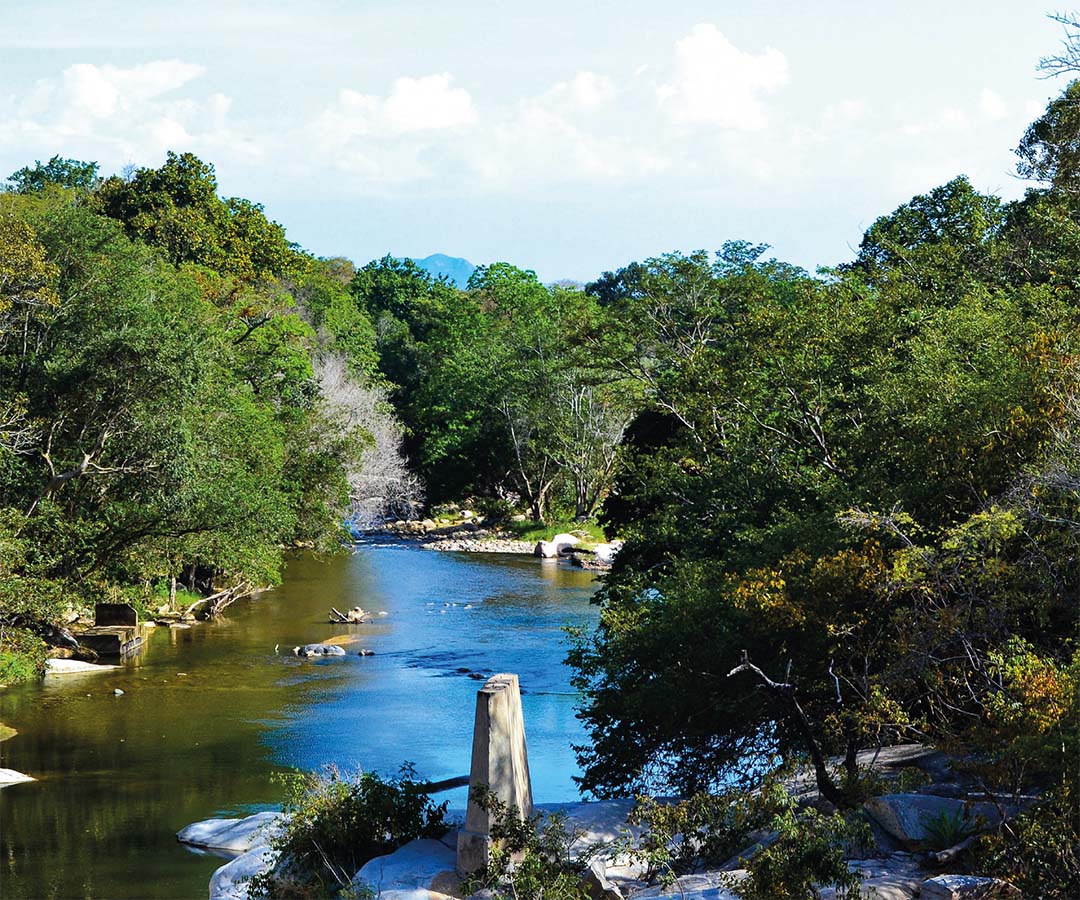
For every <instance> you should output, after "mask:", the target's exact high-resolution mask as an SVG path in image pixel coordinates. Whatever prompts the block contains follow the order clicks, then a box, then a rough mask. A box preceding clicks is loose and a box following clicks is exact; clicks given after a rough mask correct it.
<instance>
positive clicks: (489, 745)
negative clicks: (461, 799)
mask: <svg viewBox="0 0 1080 900" xmlns="http://www.w3.org/2000/svg"><path fill="white" fill-rule="evenodd" d="M477 785H487V786H488V788H489V789H490V790H491V793H492V794H493V795H494V796H495V797H497V798H498V799H499V801H500V802H502V803H504V804H506V805H507V806H508V807H516V808H517V809H518V811H519V812H520V814H521V815H522V817H525V818H527V817H528V816H531V815H532V811H533V799H532V782H531V780H530V777H529V756H528V752H527V750H526V747H525V721H524V718H523V716H522V712H521V688H520V686H519V684H518V677H517V675H511V674H500V675H492V676H491V677H490V678H489V679H488V680H487V682H486V683H485V684H484V686H483V687H482V688H481V689H480V690H479V691H478V692H477V694H476V719H475V724H474V726H473V748H472V768H471V771H470V774H469V791H470V795H471V792H472V790H473V789H474V788H476V787H477ZM490 835H491V817H490V815H489V814H488V812H487V810H485V809H483V808H482V807H481V806H479V805H478V804H477V803H475V802H473V800H472V799H471V796H470V799H469V805H468V808H467V810H466V813H465V827H464V828H463V829H462V831H461V832H460V833H459V835H458V845H457V869H458V871H459V872H461V873H462V874H469V873H471V872H475V871H476V870H477V869H480V868H482V867H483V866H485V865H486V864H487V860H488V851H489V848H490V846H491V836H490Z"/></svg>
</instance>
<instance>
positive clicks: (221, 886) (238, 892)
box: [210, 844, 277, 900]
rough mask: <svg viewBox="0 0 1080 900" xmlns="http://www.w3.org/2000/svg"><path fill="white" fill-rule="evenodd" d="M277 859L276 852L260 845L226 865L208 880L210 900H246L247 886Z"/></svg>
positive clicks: (264, 845)
mask: <svg viewBox="0 0 1080 900" xmlns="http://www.w3.org/2000/svg"><path fill="white" fill-rule="evenodd" d="M276 858H277V851H275V850H273V849H271V848H270V847H269V846H268V845H266V844H262V845H260V846H258V847H255V848H253V849H251V850H249V851H248V852H247V853H243V854H241V855H240V856H238V857H236V859H234V860H232V862H229V863H226V864H225V865H223V866H222V867H221V868H220V869H218V870H217V871H216V872H214V874H213V875H212V876H211V878H210V900H248V885H249V883H250V881H251V879H252V878H253V877H255V876H256V875H259V874H261V873H263V872H265V871H266V870H267V869H269V868H270V867H271V866H272V865H273V864H274V860H275V859H276Z"/></svg>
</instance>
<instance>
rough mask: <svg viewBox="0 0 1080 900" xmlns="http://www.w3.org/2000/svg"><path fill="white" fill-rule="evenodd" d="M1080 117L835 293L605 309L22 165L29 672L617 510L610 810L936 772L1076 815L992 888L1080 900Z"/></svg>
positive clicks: (9, 531) (1048, 121)
mask: <svg viewBox="0 0 1080 900" xmlns="http://www.w3.org/2000/svg"><path fill="white" fill-rule="evenodd" d="M1077 59H1080V54H1078V55H1077ZM1075 61H1076V60H1074V63H1075ZM1074 70H1075V66H1074ZM1078 100H1080V81H1077V82H1073V83H1072V84H1071V85H1069V87H1068V88H1067V89H1066V90H1065V92H1064V93H1063V95H1062V96H1061V97H1060V98H1058V99H1055V100H1054V101H1052V102H1051V103H1050V105H1049V107H1048V108H1047V110H1046V112H1045V114H1044V115H1043V116H1042V117H1040V118H1039V120H1038V121H1036V122H1035V123H1033V124H1032V125H1031V126H1030V128H1029V129H1028V131H1027V132H1026V134H1025V135H1023V137H1022V139H1021V142H1020V145H1019V149H1018V154H1019V166H1018V169H1019V173H1020V174H1021V175H1022V176H1024V177H1027V178H1029V179H1032V180H1033V181H1034V182H1035V183H1036V184H1037V186H1036V187H1033V188H1031V189H1030V190H1029V191H1028V192H1027V194H1026V195H1025V196H1024V198H1023V199H1021V200H1019V201H1015V202H1005V201H1003V200H1001V199H999V198H997V197H993V196H988V195H984V194H981V193H979V192H978V191H977V190H975V189H974V188H973V186H972V185H971V184H970V183H969V181H968V180H967V179H966V178H964V177H958V178H956V179H954V180H953V181H950V182H949V183H947V184H945V185H942V186H940V187H936V188H934V189H933V190H930V191H929V192H928V193H926V194H924V195H920V196H917V197H915V198H913V199H912V200H911V201H910V202H908V203H905V204H904V205H902V206H901V207H900V208H898V209H896V210H895V211H893V212H892V213H890V214H888V215H885V216H882V217H881V218H880V219H878V220H877V221H876V222H875V223H874V224H873V225H872V226H871V228H870V229H869V230H868V231H867V232H866V234H865V236H864V238H863V240H862V243H861V245H860V248H859V251H858V254H857V256H856V258H855V259H854V260H853V261H852V262H850V263H846V264H844V265H840V266H837V267H835V268H831V269H822V270H820V271H819V272H817V273H816V274H813V275H811V274H810V273H807V272H805V271H803V270H801V269H798V268H796V267H793V266H791V265H788V264H785V263H783V262H781V261H778V260H775V259H771V258H769V257H768V256H767V248H766V247H763V246H755V245H751V244H747V243H745V242H738V241H735V242H729V243H727V244H725V245H724V246H723V247H722V249H721V250H720V251H718V252H717V253H716V254H715V255H710V254H708V253H705V252H697V253H691V254H688V255H687V254H680V253H672V254H667V255H664V256H659V257H657V258H654V259H649V260H645V261H643V262H637V263H632V264H630V265H628V266H626V267H624V268H622V269H620V270H618V271H616V272H609V273H605V274H604V275H602V276H601V277H599V278H598V279H597V280H596V281H595V282H594V283H592V284H590V285H588V286H586V287H585V288H584V289H581V288H579V287H576V286H573V285H569V286H567V285H555V286H545V285H543V284H541V283H540V282H539V281H538V279H537V278H536V276H535V274H534V273H532V272H528V271H524V270H521V269H518V268H515V267H514V266H511V265H509V264H506V263H496V264H493V265H489V266H482V267H480V268H479V269H477V270H476V272H475V273H474V274H473V276H472V278H471V280H470V282H469V285H468V289H467V290H465V291H460V290H457V289H456V288H454V287H453V286H452V285H451V284H450V283H449V282H448V281H446V280H440V279H433V278H431V277H430V276H428V275H427V274H425V273H424V272H423V271H421V270H420V269H419V268H417V267H416V266H415V265H414V264H412V263H410V262H408V261H402V260H397V259H394V258H391V257H386V258H384V259H382V260H378V261H374V262H371V263H369V264H367V265H365V266H363V267H362V268H360V269H355V268H354V267H353V266H352V264H351V263H349V262H348V261H346V260H341V259H336V260H318V259H314V258H312V257H311V256H309V255H307V254H305V253H303V252H301V251H300V250H299V249H298V248H296V247H295V246H293V245H292V244H290V243H289V242H288V241H287V239H286V237H285V234H284V232H283V230H282V229H281V227H280V226H278V225H277V224H276V223H274V222H271V221H269V220H268V219H267V218H266V216H265V215H264V213H263V211H262V209H261V208H260V207H259V206H258V205H257V204H253V203H250V202H248V201H245V200H239V199H235V198H233V199H222V198H220V197H219V196H218V193H217V185H216V182H215V179H214V175H213V170H212V168H210V167H209V166H207V165H206V164H204V163H202V162H201V161H199V160H197V159H195V158H194V157H192V156H190V155H184V156H175V155H170V156H169V158H168V160H167V162H166V163H165V165H164V166H162V167H161V168H160V169H142V170H139V171H137V172H135V173H134V174H133V175H132V176H131V177H126V178H121V177H116V176H114V177H111V178H106V179H101V178H99V177H98V175H97V171H96V167H95V166H94V165H93V164H92V163H79V162H75V161H71V160H63V159H59V158H54V159H53V160H50V161H49V162H48V163H47V164H44V165H42V164H37V165H35V166H32V167H27V168H25V169H22V170H20V171H19V172H16V173H15V174H14V175H13V176H12V177H11V188H10V189H9V190H8V191H7V192H6V193H5V194H3V195H0V317H2V326H3V327H2V330H0V609H2V610H3V626H4V630H3V632H2V634H0V654H3V655H0V680H4V679H5V678H13V677H15V676H17V675H20V674H25V671H26V669H25V667H26V660H27V658H28V655H29V657H32V656H33V653H35V652H39V650H40V647H41V646H42V645H41V643H40V640H39V637H40V636H45V637H50V636H51V630H53V629H54V626H55V624H56V623H57V622H58V620H59V619H60V618H61V617H62V616H63V614H64V613H65V611H66V610H68V609H69V608H70V607H76V608H77V607H78V606H80V605H82V604H85V603H86V602H89V601H91V600H92V599H94V598H96V597H105V596H125V597H131V598H133V599H136V600H138V599H140V598H146V597H149V596H151V594H152V591H153V590H154V589H155V587H156V586H159V585H160V584H161V583H163V582H165V581H167V580H170V579H173V578H177V577H180V578H182V579H183V580H184V583H185V584H186V585H187V586H188V587H190V588H195V589H202V590H209V589H210V587H211V585H213V586H220V585H221V584H226V583H227V584H232V585H244V584H248V585H258V584H266V583H272V582H273V581H274V579H275V578H276V577H277V574H278V568H279V565H280V557H281V549H282V548H283V547H286V546H290V545H295V544H298V543H305V544H313V545H315V546H323V547H330V546H332V545H333V544H334V543H335V540H336V538H337V535H338V533H339V531H340V526H341V523H342V521H343V520H345V519H346V518H347V517H348V516H349V515H350V514H353V515H355V514H357V509H358V505H357V504H359V505H360V506H363V503H364V502H368V501H371V500H372V498H375V497H380V498H382V499H381V500H380V501H379V503H377V504H375V508H368V509H367V512H365V513H364V515H366V516H368V517H371V516H373V515H376V514H377V513H378V512H379V511H380V510H382V509H385V506H386V503H387V502H390V504H391V505H393V504H395V503H396V504H398V505H399V507H400V506H401V505H403V504H407V503H408V502H409V501H410V500H412V499H414V498H415V497H416V496H417V492H416V484H417V483H423V484H424V485H426V489H427V491H428V498H429V500H430V501H432V502H436V501H441V500H448V499H461V498H463V497H466V496H471V497H474V498H482V499H483V500H484V501H485V502H486V503H487V505H488V508H489V509H492V510H498V509H499V508H500V507H501V508H502V509H503V511H508V510H510V509H511V508H516V509H523V510H527V511H528V512H530V513H531V515H532V517H533V518H534V519H535V520H543V519H544V518H546V517H550V516H552V515H564V516H575V517H578V518H579V519H582V520H586V519H588V518H590V517H591V516H593V515H595V514H596V513H597V511H598V510H599V512H600V521H601V524H602V525H603V526H604V527H605V528H606V529H607V531H608V533H609V534H618V535H620V536H622V537H624V538H625V539H626V545H625V547H624V548H623V550H622V551H621V552H620V554H619V556H618V558H617V561H616V565H615V568H614V570H613V571H612V572H611V573H610V575H609V576H608V577H607V580H606V582H605V584H604V587H603V589H602V590H601V592H600V594H599V597H598V600H599V602H600V603H601V605H602V618H601V623H600V626H599V628H598V630H597V631H596V632H595V633H594V634H582V635H579V639H578V642H577V645H576V647H575V649H574V650H573V652H572V655H571V661H572V663H573V664H574V666H575V668H576V673H577V676H576V677H577V684H578V687H579V688H580V689H581V690H582V692H583V696H584V700H583V706H582V711H581V715H582V718H583V720H584V722H585V723H586V726H587V728H588V731H589V737H590V742H589V743H588V744H587V745H586V746H585V747H582V748H580V758H581V761H582V763H583V765H584V772H585V774H584V779H583V787H584V788H586V789H588V790H589V791H592V792H593V793H595V794H597V795H601V796H603V795H611V794H622V793H626V792H627V791H629V790H644V791H665V792H666V791H674V792H677V793H679V794H681V795H684V796H692V795H693V796H699V797H700V796H710V795H703V794H700V793H698V792H713V796H715V792H717V791H720V790H722V789H723V788H724V787H725V786H728V785H730V784H731V783H732V779H733V778H734V777H735V776H736V775H739V776H741V777H743V778H751V779H753V778H759V777H762V776H763V775H764V774H766V773H767V772H768V771H769V770H770V768H771V766H772V765H773V763H774V762H775V761H776V760H777V759H780V760H784V761H788V762H790V761H791V760H793V759H807V760H809V762H810V763H811V765H812V766H813V768H814V769H815V771H816V776H817V781H818V784H819V787H820V789H821V792H822V795H823V796H824V797H825V798H826V799H827V800H828V801H830V802H831V803H832V805H833V806H834V807H836V808H837V809H838V810H840V811H841V812H842V811H844V810H850V809H853V808H855V807H856V806H857V805H858V804H859V802H860V801H861V799H862V798H863V797H864V796H865V793H866V791H867V789H868V788H867V785H866V784H865V783H864V779H863V776H864V773H862V772H860V771H859V769H858V767H857V765H856V754H857V753H858V751H860V750H863V749H866V748H873V747H877V746H881V745H882V744H887V743H894V742H898V741H905V740H917V741H922V742H929V743H933V744H936V745H938V746H941V747H945V748H948V749H949V750H951V751H953V752H954V753H956V754H957V755H958V756H959V758H961V759H963V760H966V761H967V763H968V765H969V767H970V770H971V772H972V773H974V774H975V775H976V776H977V777H978V778H980V779H981V780H982V782H983V783H984V784H985V785H986V787H987V791H992V790H1007V791H1011V792H1014V793H1016V794H1019V793H1021V792H1025V791H1032V790H1035V791H1036V792H1038V793H1039V795H1040V796H1041V797H1042V802H1041V804H1040V805H1039V806H1037V807H1036V809H1035V810H1034V811H1033V812H1032V813H1030V814H1029V815H1028V816H1027V817H1026V818H1022V819H1020V820H1019V821H1018V822H1017V823H1016V824H1015V825H1013V826H1010V827H1008V828H1006V829H1004V830H1003V831H1002V832H1001V833H1000V834H998V835H997V836H996V837H995V839H994V841H993V842H990V843H988V844H985V845H984V846H983V848H982V850H981V852H982V854H983V855H982V857H981V860H982V862H981V863H980V864H981V865H983V866H984V867H986V868H987V869H989V870H993V871H998V872H1002V873H1004V874H1006V875H1008V876H1010V877H1012V878H1014V879H1016V880H1017V883H1018V884H1019V885H1020V886H1021V887H1022V888H1024V889H1026V890H1034V889H1036V888H1037V889H1038V890H1039V891H1041V894H1040V896H1061V897H1065V896H1073V895H1075V891H1077V890H1080V862H1078V859H1080V852H1078V850H1077V847H1078V846H1080V823H1078V821H1077V817H1078V815H1080V814H1078V795H1077V786H1076V776H1077V760H1078V759H1080V691H1078V687H1077V680H1078V676H1080V654H1078V648H1077V645H1076V639H1077V622H1078V619H1077V606H1076V604H1077V593H1076V592H1077V584H1078V579H1080V568H1078V560H1080V525H1078V523H1080V370H1078V366H1077V360H1078V359H1080V197H1078V192H1077V185H1078V184H1080V112H1078V109H1080V106H1078V104H1077V101H1078ZM387 402H389V403H390V404H392V406H393V409H394V410H395V413H396V416H397V420H393V419H390V418H388V415H387V406H386V403H387ZM398 421H400V426H399V425H398V424H397V422H398ZM399 442H401V443H402V444H403V447H404V452H405V454H406V455H407V456H408V458H409V459H410V461H411V464H412V467H413V469H412V473H411V474H409V473H406V472H404V471H403V470H402V468H401V464H400V463H401V456H400V453H399V447H398V444H399ZM365 460H366V461H367V468H366V469H365ZM3 666H7V667H8V668H7V669H4V668H3ZM18 667H22V668H18ZM829 755H838V756H840V757H841V758H842V759H843V760H844V766H843V768H842V770H841V771H840V772H839V773H837V772H836V771H835V770H832V769H830V768H829V767H827V766H826V764H825V759H826V757H827V756H829ZM702 802H703V803H704V804H705V807H708V805H709V803H710V802H711V801H708V800H705V801H702ZM797 826H798V823H797V822H795V820H794V819H792V829H793V831H792V834H795V833H796V831H797ZM830 827H831V826H830ZM822 828H824V826H822ZM823 833H824V832H823ZM803 837H805V835H803ZM803 837H800V838H799V840H803ZM793 840H795V839H794V838H793ZM807 840H809V838H807ZM793 846H794V845H793ZM800 846H804V847H805V846H812V845H811V844H809V843H806V842H805V841H804V843H803V844H802V845H800ZM814 852H816V851H814ZM782 855H783V854H782V853H781V851H776V852H775V853H774V856H775V857H776V859H775V862H776V864H777V865H779V864H780V862H782V860H781V856H782ZM764 858H765V859H766V860H768V859H769V858H770V857H768V856H766V857H764ZM841 862H842V861H841ZM764 871H765V870H764V869H763V870H762V872H763V873H764ZM755 877H756V876H755ZM761 877H762V878H763V879H764V878H766V875H765V874H762V875H761ZM767 883H768V882H767V881H762V884H763V885H765V884H767ZM766 890H767V888H766V887H762V891H766Z"/></svg>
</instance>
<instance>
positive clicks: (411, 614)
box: [265, 547, 595, 807]
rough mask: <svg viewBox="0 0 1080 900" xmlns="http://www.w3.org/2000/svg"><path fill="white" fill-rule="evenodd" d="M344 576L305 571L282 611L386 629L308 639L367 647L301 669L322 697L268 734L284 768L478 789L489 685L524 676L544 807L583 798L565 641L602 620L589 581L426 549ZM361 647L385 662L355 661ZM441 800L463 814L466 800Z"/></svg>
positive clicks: (358, 563) (318, 629)
mask: <svg viewBox="0 0 1080 900" xmlns="http://www.w3.org/2000/svg"><path fill="white" fill-rule="evenodd" d="M343 574H344V577H343V578H342V579H341V580H340V581H338V582H336V583H333V585H332V587H331V586H330V585H328V584H327V578H326V574H325V572H324V571H323V568H322V567H321V566H319V565H314V566H313V565H310V564H309V563H304V564H298V565H296V566H293V567H292V568H291V569H290V571H289V578H288V581H287V583H286V585H285V586H284V587H283V589H282V591H281V593H282V594H283V595H285V596H284V597H283V598H282V599H283V600H284V601H285V602H286V603H287V604H288V605H289V606H290V607H292V608H297V607H299V606H300V605H301V604H303V605H304V607H305V608H306V607H307V605H308V604H307V602H306V601H305V600H303V598H304V597H309V598H310V597H318V601H317V603H316V604H315V607H316V609H315V612H316V614H322V613H324V612H325V610H326V609H328V608H329V606H336V607H337V608H338V609H346V608H348V607H351V606H362V607H363V608H364V609H365V610H367V611H369V612H374V613H378V612H380V611H382V612H386V613H387V615H386V616H385V617H383V616H377V615H376V618H375V622H374V624H372V625H365V626H356V627H342V626H335V625H322V624H317V625H314V627H311V628H308V629H306V630H305V631H304V633H303V636H300V633H299V632H297V635H298V636H297V638H296V640H297V641H298V642H299V641H311V640H324V639H325V638H327V637H330V636H340V635H343V634H352V635H353V636H355V638H356V643H355V644H353V645H350V646H349V647H348V649H349V650H350V651H352V652H350V655H349V656H348V657H346V658H345V659H330V660H325V661H320V662H318V663H309V662H293V661H292V660H289V661H288V662H289V663H290V664H292V665H294V666H295V668H296V669H297V670H299V671H303V672H310V673H311V675H310V676H309V677H310V679H311V681H313V682H314V684H311V683H309V684H308V687H309V689H310V690H309V691H307V692H305V693H304V694H303V696H302V697H300V698H298V700H297V701H296V702H294V703H291V704H289V705H288V706H287V707H286V709H285V710H284V712H285V720H284V721H282V722H279V723H277V724H276V726H275V727H273V728H270V729H268V731H267V733H266V736H265V740H266V741H267V742H268V744H269V746H270V747H271V748H272V750H273V757H274V759H275V761H276V762H279V763H281V764H284V765H290V766H298V767H300V768H305V769H311V768H316V767H318V766H320V765H323V764H325V763H327V762H333V763H335V764H337V765H339V766H343V767H346V768H352V767H356V766H360V767H363V768H366V769H376V770H379V771H384V772H389V771H393V770H395V769H396V768H397V767H398V766H399V765H400V764H401V763H402V762H403V761H408V762H411V763H413V764H414V765H415V766H416V768H417V771H418V772H420V773H421V774H422V775H423V776H425V777H427V778H430V779H432V780H439V779H442V778H448V777H452V776H455V775H463V774H464V775H467V774H468V771H469V755H470V749H471V746H472V743H471V742H472V727H473V714H474V710H475V704H476V692H477V689H478V688H479V687H480V686H481V685H482V684H483V680H482V676H483V677H486V676H488V675H491V674H493V673H495V672H514V673H516V674H517V675H518V676H519V678H520V681H521V688H522V705H523V708H524V715H525V727H526V741H527V744H528V750H529V761H530V769H531V771H532V777H533V791H534V795H535V797H536V799H537V802H556V801H562V800H571V799H574V798H576V797H577V796H578V792H577V789H576V787H575V785H574V782H573V776H574V775H575V774H578V768H577V764H576V761H575V758H574V754H573V750H572V744H574V743H580V741H581V740H582V739H583V732H582V729H581V725H580V723H579V722H578V721H577V719H576V718H575V716H574V703H575V700H576V696H575V694H574V693H572V691H571V688H570V672H569V670H568V669H567V667H566V666H565V664H564V663H563V657H564V656H565V653H566V647H567V637H566V633H565V630H564V629H565V627H566V626H568V625H571V626H574V625H576V626H583V625H585V626H591V624H592V623H593V622H594V620H595V610H594V609H593V608H592V607H591V606H590V605H589V602H588V600H589V597H590V596H591V595H592V593H593V592H594V590H595V581H594V580H593V578H592V577H591V576H590V575H588V574H586V573H584V572H582V571H580V570H575V569H571V568H569V567H568V566H567V565H566V564H565V563H557V562H553V561H540V560H534V559H530V558H521V557H513V556H497V555H494V554H493V555H485V556H483V557H478V556H469V555H463V554H444V553H437V552H432V551H422V550H418V549H416V548H413V547H382V548H370V549H365V548H361V549H359V550H358V551H357V552H356V553H355V554H354V556H353V557H352V559H351V560H350V565H349V566H348V568H347V571H346V572H345V573H343ZM290 640H291V638H290ZM361 646H363V647H365V648H368V649H371V650H373V651H374V652H375V655H374V656H369V657H360V656H358V655H353V652H355V650H356V649H358V648H359V647H361ZM463 670H466V671H463ZM316 673H317V674H316ZM440 799H442V800H449V801H450V804H451V806H455V805H456V806H462V807H463V806H464V803H465V791H464V789H461V790H460V791H455V792H447V793H445V794H443V795H441V797H440Z"/></svg>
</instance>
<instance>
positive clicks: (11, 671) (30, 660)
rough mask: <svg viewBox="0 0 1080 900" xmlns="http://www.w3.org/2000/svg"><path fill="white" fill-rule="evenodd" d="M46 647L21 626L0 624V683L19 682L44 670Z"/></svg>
mask: <svg viewBox="0 0 1080 900" xmlns="http://www.w3.org/2000/svg"><path fill="white" fill-rule="evenodd" d="M46 649H47V648H46V647H45V643H44V641H42V640H41V638H39V637H38V636H37V635H36V634H33V633H31V632H29V631H27V630H26V629H23V628H12V627H3V626H0V684H19V683H20V682H23V681H32V680H33V679H35V678H40V677H41V676H42V674H44V672H45V658H46Z"/></svg>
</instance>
